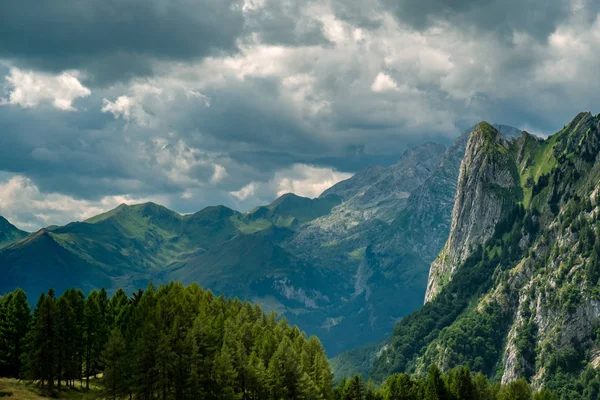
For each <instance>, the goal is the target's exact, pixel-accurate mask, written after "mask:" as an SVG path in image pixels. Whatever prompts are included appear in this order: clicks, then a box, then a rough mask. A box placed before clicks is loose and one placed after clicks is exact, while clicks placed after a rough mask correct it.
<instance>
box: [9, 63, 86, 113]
mask: <svg viewBox="0 0 600 400" xmlns="http://www.w3.org/2000/svg"><path fill="white" fill-rule="evenodd" d="M77 75H78V73H77V72H76V71H75V72H63V73H62V74H60V75H49V74H45V73H40V72H34V71H23V70H20V69H18V68H11V69H10V74H9V75H6V76H5V80H6V85H7V88H8V92H9V96H8V98H5V99H2V100H1V101H0V104H5V105H6V104H12V105H19V106H21V107H24V108H33V107H38V106H39V105H40V104H43V103H46V102H50V103H51V104H52V105H53V106H54V107H55V108H57V109H59V110H63V111H76V110H77V109H76V108H75V107H73V101H75V100H76V99H78V98H83V97H88V96H89V95H90V94H91V91H90V89H88V88H87V87H85V86H83V85H82V84H81V82H79V79H77Z"/></svg>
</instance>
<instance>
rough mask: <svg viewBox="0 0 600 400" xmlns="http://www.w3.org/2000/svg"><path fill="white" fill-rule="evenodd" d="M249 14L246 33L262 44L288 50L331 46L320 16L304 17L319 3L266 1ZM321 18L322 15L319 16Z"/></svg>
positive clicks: (312, 0) (248, 11)
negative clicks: (255, 35)
mask: <svg viewBox="0 0 600 400" xmlns="http://www.w3.org/2000/svg"><path fill="white" fill-rule="evenodd" d="M258 3H259V4H260V5H257V6H256V8H251V9H248V10H247V11H246V12H245V19H246V25H245V28H246V33H247V34H249V35H251V34H254V33H256V34H258V35H259V36H260V40H261V42H262V43H267V44H280V45H287V46H298V45H303V46H310V45H327V44H329V41H328V40H327V39H326V38H325V36H324V34H323V23H322V22H321V21H319V20H318V19H316V18H314V17H316V16H312V15H309V16H303V13H304V12H306V10H307V8H308V7H310V5H311V4H317V2H316V1H314V0H310V1H304V0H264V2H262V3H261V2H258ZM317 16H318V15H317Z"/></svg>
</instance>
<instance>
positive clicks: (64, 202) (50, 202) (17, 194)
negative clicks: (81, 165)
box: [0, 175, 167, 231]
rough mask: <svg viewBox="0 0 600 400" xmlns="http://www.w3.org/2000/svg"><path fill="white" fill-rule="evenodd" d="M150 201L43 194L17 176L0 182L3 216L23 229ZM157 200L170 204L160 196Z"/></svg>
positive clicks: (35, 186)
mask: <svg viewBox="0 0 600 400" xmlns="http://www.w3.org/2000/svg"><path fill="white" fill-rule="evenodd" d="M147 201H150V200H149V199H147V198H136V197H132V196H129V195H121V196H105V197H102V198H101V199H99V200H83V199H75V198H73V197H70V196H66V195H64V194H60V193H43V192H41V191H40V189H39V188H38V187H37V185H35V183H33V182H32V181H31V180H30V179H29V178H27V177H25V176H22V175H13V176H11V177H10V178H9V179H8V180H6V181H4V182H0V215H2V216H3V217H5V218H7V219H8V220H9V221H10V222H11V223H13V224H15V225H16V226H17V227H19V228H21V229H25V230H28V231H35V230H37V229H39V228H40V227H42V226H49V225H64V224H66V223H68V222H72V221H74V220H75V221H77V220H79V221H82V220H85V219H87V218H90V217H93V216H94V215H98V214H100V213H102V212H105V211H107V210H110V209H112V208H115V207H117V206H118V205H119V204H123V203H125V204H135V203H143V202H147ZM154 201H157V202H160V203H162V204H167V199H166V198H165V197H163V196H157V197H156V198H154Z"/></svg>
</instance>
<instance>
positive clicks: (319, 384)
mask: <svg viewBox="0 0 600 400" xmlns="http://www.w3.org/2000/svg"><path fill="white" fill-rule="evenodd" d="M2 377H12V378H22V379H25V380H27V381H30V382H31V383H28V384H27V385H23V384H18V382H16V381H11V380H6V379H2V380H0V397H4V396H7V397H8V398H12V397H11V393H12V392H10V391H8V390H11V389H17V393H19V394H24V393H26V394H28V395H29V394H30V395H31V398H38V397H37V396H38V393H40V392H41V393H42V394H46V395H48V396H52V397H62V396H63V395H64V394H66V395H70V394H73V393H75V394H76V393H79V394H81V395H84V394H87V395H86V397H85V398H100V397H101V398H108V399H126V398H129V399H131V398H135V399H157V398H158V399H163V400H166V399H194V400H195V399H215V400H216V399H219V400H246V399H248V400H282V399H285V400H288V399H289V400H295V399H298V400H421V399H448V400H530V399H532V398H533V399H534V400H537V399H539V400H548V399H554V397H552V394H551V393H550V392H548V391H543V392H540V393H535V395H534V394H533V389H532V388H531V387H530V386H529V385H528V384H527V383H526V382H525V381H523V380H520V381H515V382H512V383H511V384H509V385H505V386H503V385H500V384H498V383H493V382H490V381H488V380H487V378H486V377H485V376H484V375H482V374H476V375H474V374H472V373H471V372H470V371H469V369H468V368H467V367H458V368H456V369H454V370H452V371H450V372H449V373H447V374H444V373H442V372H441V371H440V370H439V369H438V368H437V367H436V366H435V365H432V366H431V368H430V369H429V372H428V374H427V376H426V377H424V378H422V379H421V378H418V377H411V376H409V375H406V374H400V375H393V376H390V377H389V379H386V380H385V382H384V383H383V384H382V385H380V386H375V385H374V384H373V382H372V381H368V382H367V381H364V380H363V379H362V378H361V377H359V376H353V377H348V378H343V379H341V382H340V383H339V385H337V386H335V387H334V385H333V383H332V377H333V376H332V373H331V370H330V367H329V362H328V361H327V358H326V356H325V353H324V351H323V347H322V346H321V344H320V342H319V340H318V339H317V338H316V337H310V338H307V337H306V336H305V335H304V334H303V333H302V332H301V331H300V330H299V329H298V328H297V327H295V326H290V325H289V324H288V323H287V322H286V321H285V319H278V318H277V317H276V316H275V314H274V313H271V314H269V315H267V314H265V313H264V312H263V311H261V309H260V308H259V307H258V306H252V305H251V304H249V303H244V302H240V301H238V300H237V299H234V300H231V299H225V298H223V297H215V296H214V295H213V294H212V293H211V292H210V291H205V290H203V289H201V288H200V287H199V286H197V285H191V286H188V287H184V286H182V285H181V284H178V283H169V284H168V285H165V286H160V287H159V288H158V289H155V288H154V286H153V285H150V286H149V287H148V288H147V289H146V290H145V291H142V290H139V291H137V292H135V293H134V294H133V296H131V297H128V296H127V295H126V294H125V292H124V291H122V290H118V291H117V292H116V293H115V294H114V295H113V296H111V297H108V296H107V294H106V291H104V290H103V289H102V290H100V291H93V292H91V293H90V294H89V295H87V296H84V294H83V292H81V291H80V290H75V289H69V290H67V291H66V292H65V293H64V294H63V295H61V296H59V297H57V296H56V295H55V293H54V291H53V290H52V289H50V290H49V291H48V292H47V293H44V294H42V295H41V296H40V297H39V299H38V302H37V305H36V307H35V308H34V309H33V310H31V309H30V307H29V305H28V302H27V297H26V295H25V292H23V291H22V290H20V289H17V290H15V291H14V292H11V293H9V294H8V295H6V296H5V297H3V298H2V299H0V378H2ZM90 382H92V383H93V384H94V390H92V391H90V390H89V389H90ZM98 387H100V389H98ZM5 388H6V389H5ZM80 388H83V389H80ZM27 389H28V390H27ZM86 389H87V391H86ZM4 390H6V391H4ZM82 390H83V392H82ZM88 395H89V396H88ZM90 396H94V397H90ZM532 396H533V397H532ZM17 398H18V397H17Z"/></svg>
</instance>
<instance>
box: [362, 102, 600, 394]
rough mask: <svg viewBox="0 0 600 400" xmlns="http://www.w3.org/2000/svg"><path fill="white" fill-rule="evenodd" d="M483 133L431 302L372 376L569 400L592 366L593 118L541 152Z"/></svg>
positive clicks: (597, 127)
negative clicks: (457, 372)
mask: <svg viewBox="0 0 600 400" xmlns="http://www.w3.org/2000/svg"><path fill="white" fill-rule="evenodd" d="M482 128H483V129H481V132H480V133H481V134H480V135H478V136H474V135H472V136H471V139H470V141H469V145H468V147H467V153H466V155H465V158H464V161H463V163H462V166H461V172H460V177H459V180H458V194H457V196H456V202H455V205H454V211H453V219H452V228H451V232H450V235H449V238H448V242H447V243H446V247H445V248H444V250H443V251H442V253H441V254H440V258H439V259H438V260H436V262H435V263H433V264H432V271H431V274H430V277H429V285H428V293H427V298H428V300H429V301H428V302H427V303H426V304H425V305H424V306H423V307H422V308H421V309H420V310H418V311H417V312H415V313H413V314H411V315H410V316H408V317H407V318H405V319H403V320H402V321H401V322H400V323H399V324H398V325H397V326H396V328H395V330H394V333H393V335H392V337H391V339H390V340H389V341H388V342H387V344H386V345H384V346H383V347H382V348H381V350H380V352H379V354H378V355H377V357H375V359H374V364H373V367H372V370H371V375H372V376H373V377H374V378H375V379H383V378H384V377H385V376H387V375H389V374H390V373H393V372H401V371H405V372H416V373H420V374H422V373H424V372H425V370H426V368H427V366H428V365H429V364H431V363H436V364H438V365H440V366H441V367H442V368H443V369H449V368H452V367H453V366H456V365H460V364H466V365H468V366H469V367H470V368H471V369H472V370H475V371H482V372H484V373H485V374H487V375H489V376H491V377H494V378H496V379H498V380H501V381H502V382H504V383H506V382H510V381H513V380H515V379H517V378H520V377H524V378H526V379H528V380H529V381H531V382H532V383H533V384H534V385H535V386H538V387H539V386H546V387H550V388H552V389H555V390H557V391H558V392H559V394H560V395H561V396H562V398H573V397H571V394H570V393H571V392H569V391H570V390H571V388H570V386H569V385H571V383H569V382H574V379H576V378H577V377H578V376H579V374H580V373H583V371H584V369H585V368H588V367H589V368H594V367H595V366H597V365H598V362H599V359H598V356H597V354H598V353H597V349H598V348H599V346H600V342H599V341H598V340H599V339H598V338H599V337H598V334H597V327H598V326H599V325H600V311H599V310H600V302H599V301H598V293H600V292H599V290H600V289H599V287H600V286H599V283H600V282H599V278H600V263H599V262H598V259H599V256H600V220H599V216H600V201H599V200H600V197H599V196H598V193H599V191H600V184H599V182H600V161H599V158H598V154H599V153H600V116H593V115H591V114H590V113H581V114H579V115H578V116H577V117H576V118H575V119H574V120H573V121H571V122H570V123H569V124H568V125H566V126H565V128H564V129H562V130H561V131H560V132H558V133H556V134H555V135H552V136H550V137H549V138H547V139H545V140H540V139H538V138H535V137H533V136H531V135H529V134H527V133H524V134H523V135H521V137H519V138H518V139H516V140H511V141H507V140H506V139H504V138H502V137H501V135H500V133H499V132H496V131H494V130H493V129H489V128H488V127H487V126H482ZM482 205H485V207H482ZM573 395H574V394H573Z"/></svg>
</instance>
